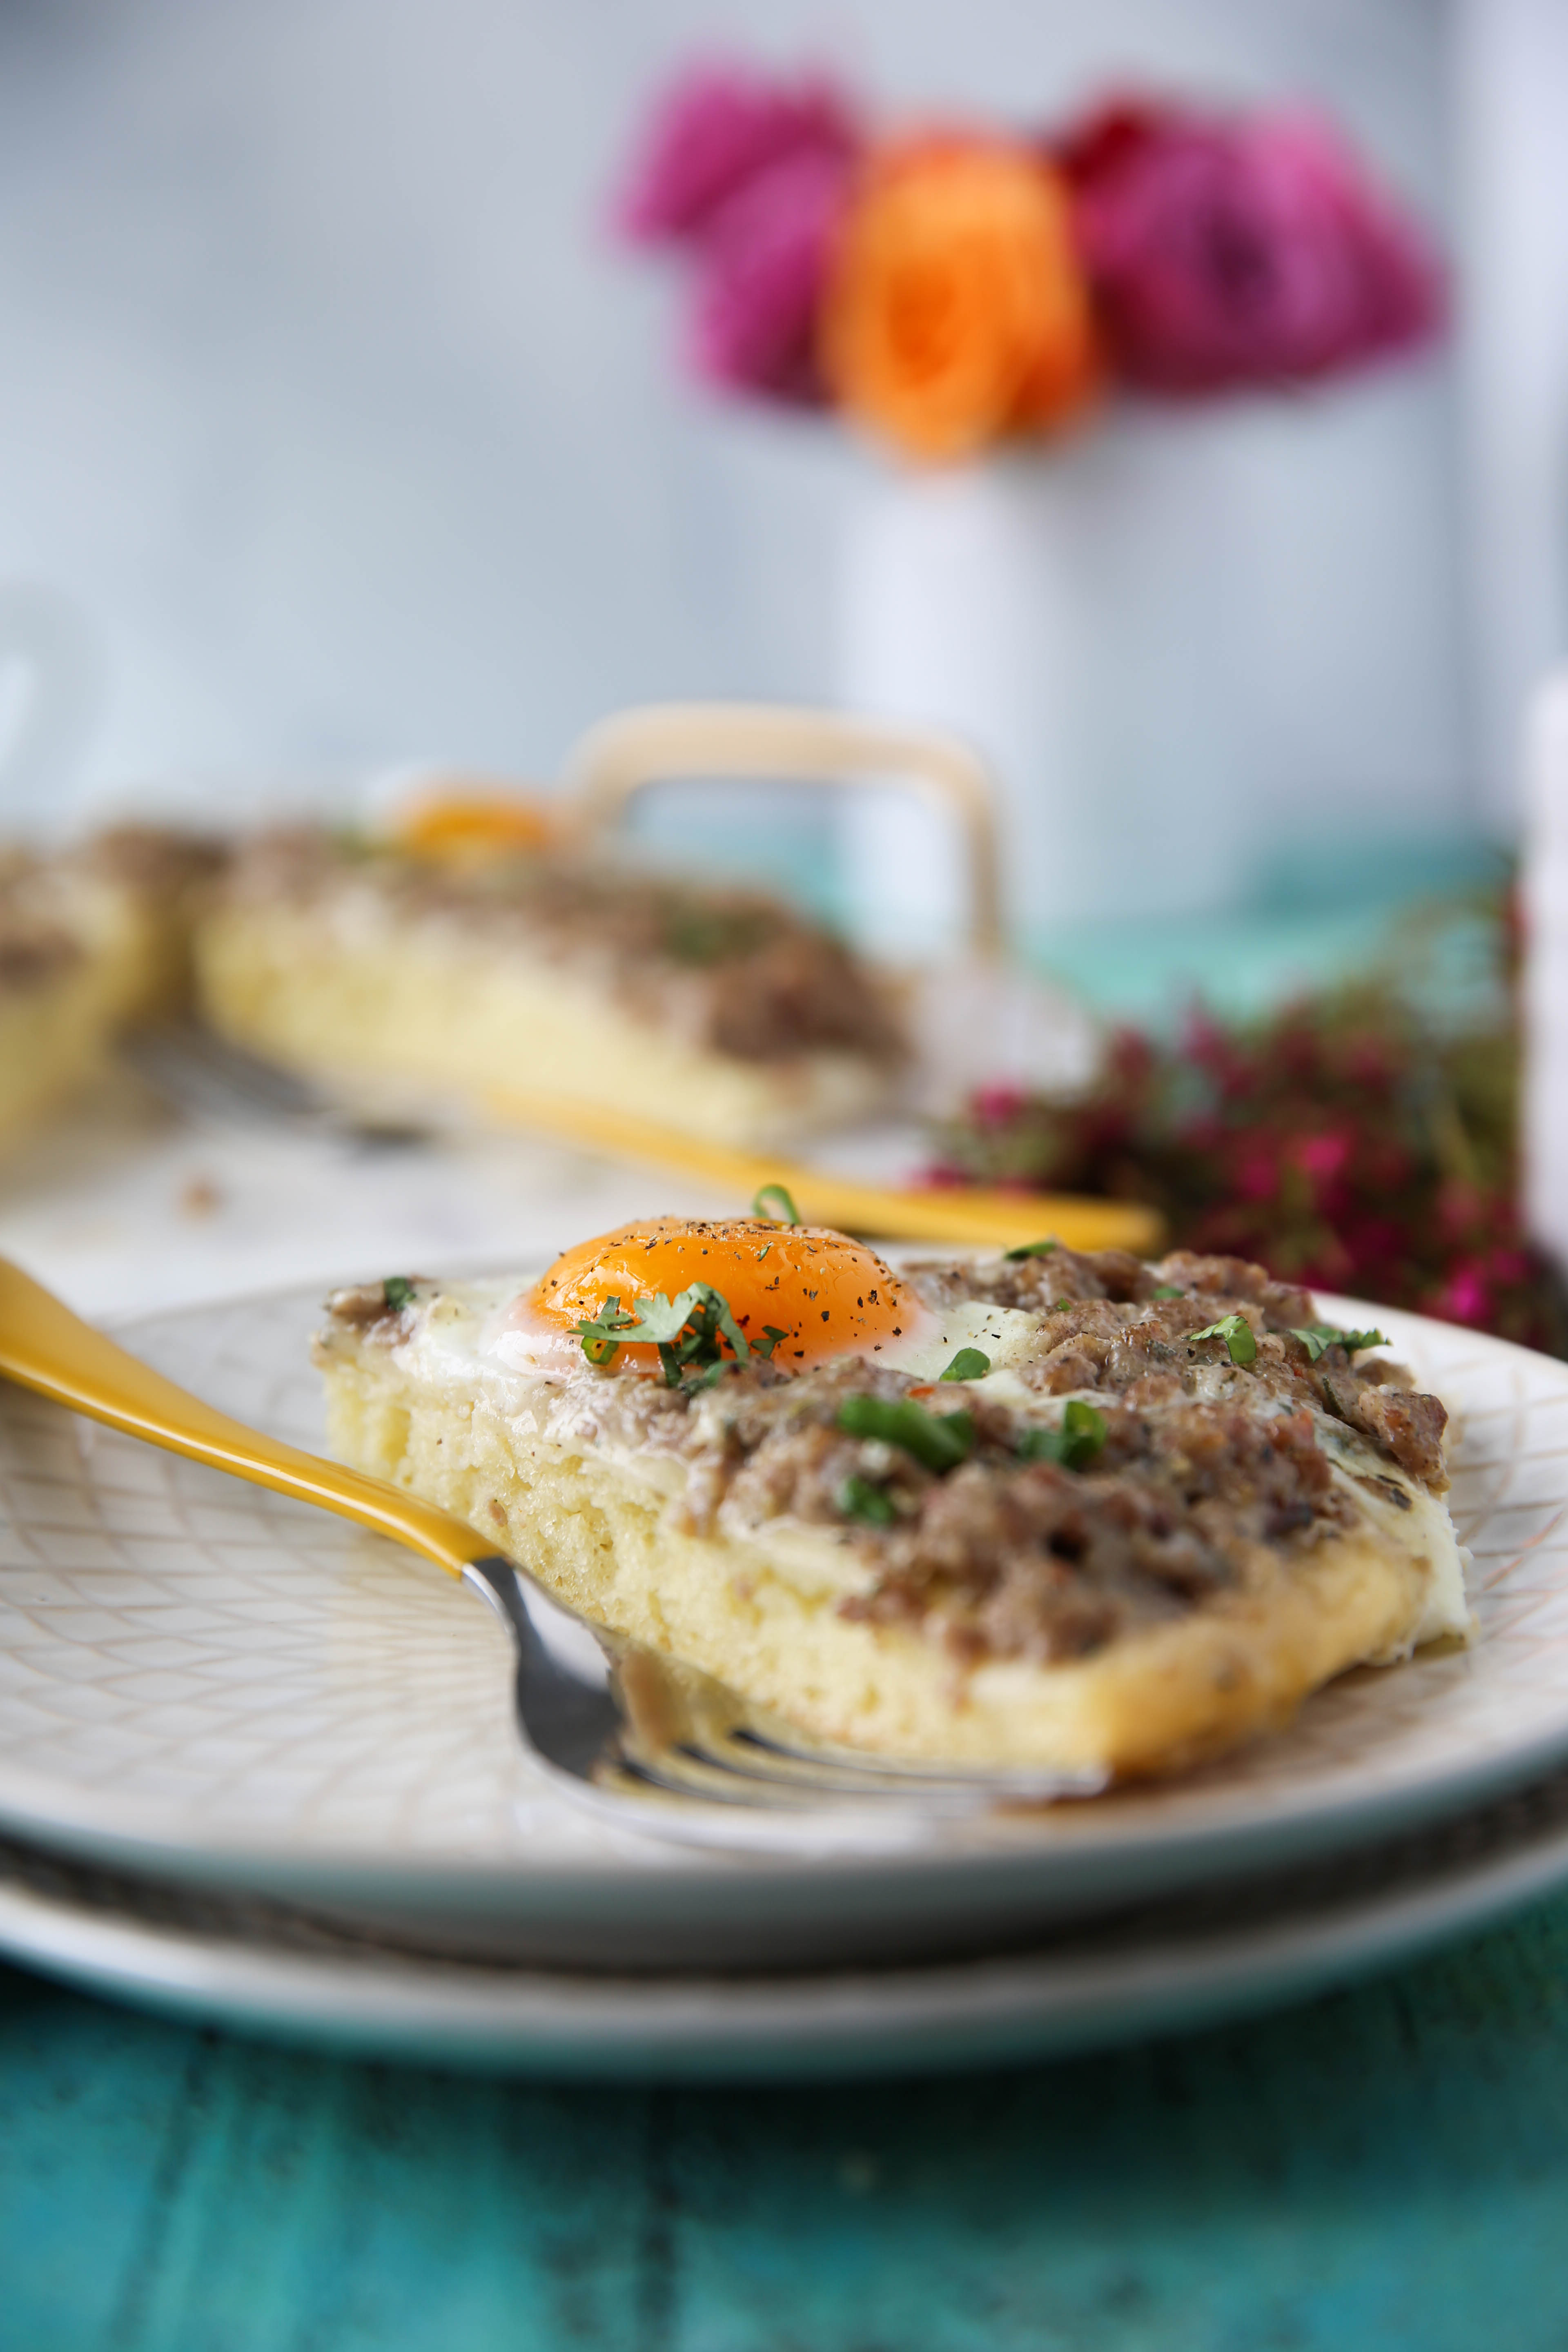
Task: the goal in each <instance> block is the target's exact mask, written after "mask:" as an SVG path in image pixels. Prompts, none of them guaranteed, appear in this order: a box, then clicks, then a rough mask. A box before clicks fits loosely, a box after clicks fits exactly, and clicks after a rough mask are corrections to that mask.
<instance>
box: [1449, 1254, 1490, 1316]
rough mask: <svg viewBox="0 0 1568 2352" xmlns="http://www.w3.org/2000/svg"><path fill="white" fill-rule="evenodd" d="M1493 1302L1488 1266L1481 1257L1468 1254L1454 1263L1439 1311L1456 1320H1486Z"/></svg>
mask: <svg viewBox="0 0 1568 2352" xmlns="http://www.w3.org/2000/svg"><path fill="white" fill-rule="evenodd" d="M1491 1303H1492V1295H1491V1286H1490V1284H1489V1282H1488V1280H1487V1272H1486V1268H1485V1266H1484V1265H1482V1264H1481V1263H1480V1261H1479V1259H1477V1258H1469V1259H1466V1260H1465V1261H1463V1262H1462V1263H1461V1264H1460V1265H1457V1266H1455V1268H1454V1270H1453V1272H1452V1273H1451V1274H1450V1275H1449V1276H1448V1279H1447V1282H1446V1283H1445V1284H1444V1286H1443V1290H1442V1296H1441V1298H1440V1300H1439V1302H1438V1312H1439V1314H1441V1315H1445V1316H1447V1318H1448V1319H1449V1320H1450V1321H1451V1322H1454V1323H1485V1321H1486V1319H1487V1317H1488V1315H1489V1312H1490V1309H1491Z"/></svg>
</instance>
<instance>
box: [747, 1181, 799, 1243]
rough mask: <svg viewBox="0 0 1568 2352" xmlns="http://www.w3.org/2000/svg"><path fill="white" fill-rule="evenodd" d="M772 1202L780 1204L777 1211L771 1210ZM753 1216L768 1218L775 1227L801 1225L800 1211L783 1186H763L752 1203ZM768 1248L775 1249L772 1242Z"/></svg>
mask: <svg viewBox="0 0 1568 2352" xmlns="http://www.w3.org/2000/svg"><path fill="white" fill-rule="evenodd" d="M770 1201H776V1202H778V1206H777V1208H776V1209H770V1208H769V1206H768V1202H770ZM752 1216H753V1217H766V1218H768V1219H769V1221H770V1222H771V1223H773V1224H775V1225H798V1224H799V1223H800V1211H799V1210H798V1209H797V1208H796V1207H795V1202H794V1200H793V1199H792V1197H791V1195H790V1193H789V1192H788V1190H787V1188H786V1187H785V1186H784V1185H783V1184H764V1185H763V1186H762V1188H761V1190H760V1191H759V1192H758V1193H757V1196H756V1198H755V1200H754V1201H753V1202H752ZM768 1247H769V1248H770V1249H771V1248H772V1247H773V1244H772V1243H771V1242H770V1243H769V1244H768Z"/></svg>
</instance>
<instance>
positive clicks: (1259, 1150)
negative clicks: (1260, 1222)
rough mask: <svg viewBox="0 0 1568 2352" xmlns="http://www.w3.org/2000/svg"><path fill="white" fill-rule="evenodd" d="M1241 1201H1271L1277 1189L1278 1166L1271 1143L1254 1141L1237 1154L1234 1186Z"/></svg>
mask: <svg viewBox="0 0 1568 2352" xmlns="http://www.w3.org/2000/svg"><path fill="white" fill-rule="evenodd" d="M1233 1189H1234V1190H1235V1192H1236V1195H1237V1199H1238V1200H1242V1201H1271V1200H1272V1199H1273V1197H1274V1195H1275V1193H1276V1192H1278V1191H1279V1162H1278V1161H1277V1160H1276V1159H1275V1157H1274V1151H1273V1148H1272V1146H1271V1145H1269V1144H1268V1143H1255V1144H1251V1145H1249V1146H1245V1147H1244V1148H1243V1149H1242V1150H1240V1151H1238V1153H1237V1160H1236V1179H1235V1184H1234V1188H1233Z"/></svg>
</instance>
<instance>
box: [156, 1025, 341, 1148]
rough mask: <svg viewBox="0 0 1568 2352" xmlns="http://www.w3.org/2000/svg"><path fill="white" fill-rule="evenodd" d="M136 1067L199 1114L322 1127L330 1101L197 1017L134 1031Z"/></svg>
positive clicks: (167, 1094) (174, 1099) (179, 1104)
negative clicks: (212, 1028)
mask: <svg viewBox="0 0 1568 2352" xmlns="http://www.w3.org/2000/svg"><path fill="white" fill-rule="evenodd" d="M125 1053H126V1056H127V1058H128V1060H129V1061H130V1062H131V1064H132V1067H133V1068H135V1069H137V1070H139V1071H140V1072H141V1074H142V1076H143V1077H144V1078H145V1079H146V1080H147V1082H148V1084H149V1086H151V1087H154V1088H155V1089H156V1091H157V1092H158V1093H159V1094H161V1095H163V1097H164V1098H165V1100H167V1101H169V1102H172V1103H174V1105H175V1107H176V1108H178V1109H181V1110H184V1111H188V1112H190V1113H191V1114H192V1115H193V1116H195V1117H196V1118H223V1119H239V1120H246V1119H262V1120H267V1121H268V1122H270V1121H272V1120H276V1119H284V1120H287V1121H288V1122H289V1124H290V1125H294V1124H300V1123H304V1124H309V1125H311V1126H319V1125H321V1124H323V1123H325V1122H326V1121H328V1120H329V1118H330V1117H331V1113H330V1112H329V1110H328V1108H327V1106H326V1104H325V1103H324V1102H323V1101H322V1100H321V1097H320V1096H319V1095H318V1094H317V1093H316V1092H315V1090H314V1088H313V1087H309V1086H307V1085H306V1084H305V1083H304V1081H303V1080H302V1079H300V1078H297V1077H295V1076H292V1075H291V1073H290V1072H289V1071H288V1070H281V1069H279V1068H277V1067H276V1066H274V1065H273V1064H272V1063H270V1062H264V1061H262V1060H261V1059H260V1058H259V1057H258V1055H255V1054H247V1053H246V1052H245V1051H244V1050H243V1048H242V1047H240V1046H238V1045H229V1044H227V1043H226V1040H224V1039H223V1038H221V1037H217V1036H215V1035H214V1034H213V1032H212V1031H211V1030H210V1029H203V1028H202V1027H200V1026H199V1025H198V1024H197V1023H195V1022H194V1021H171V1022H167V1023H165V1024H162V1025H161V1026H159V1027H156V1028H151V1029H142V1030H136V1031H133V1032H132V1034H131V1036H130V1037H128V1038H127V1040H126V1041H125Z"/></svg>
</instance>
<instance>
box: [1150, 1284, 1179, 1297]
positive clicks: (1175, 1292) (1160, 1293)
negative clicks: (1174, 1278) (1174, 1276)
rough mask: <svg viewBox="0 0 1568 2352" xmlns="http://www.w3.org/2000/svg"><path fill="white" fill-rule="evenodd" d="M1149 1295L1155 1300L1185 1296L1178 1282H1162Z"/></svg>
mask: <svg viewBox="0 0 1568 2352" xmlns="http://www.w3.org/2000/svg"><path fill="white" fill-rule="evenodd" d="M1150 1295H1151V1297H1155V1298H1184V1297H1186V1295H1187V1294H1186V1292H1185V1291H1184V1289H1183V1288H1182V1286H1181V1284H1180V1283H1179V1282H1162V1283H1159V1284H1157V1285H1156V1286H1155V1288H1154V1289H1153V1291H1152V1293H1151V1294H1150Z"/></svg>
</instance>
